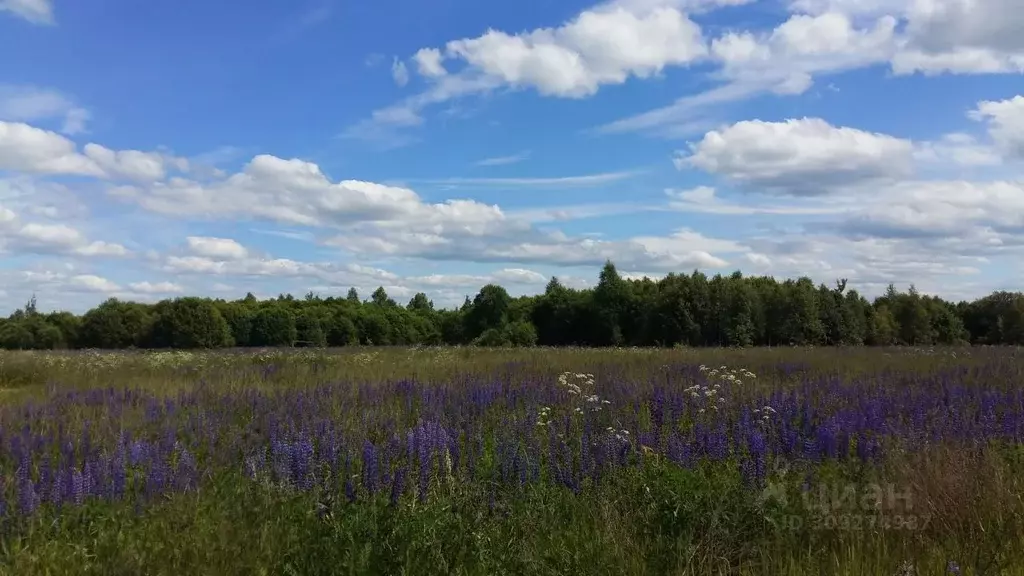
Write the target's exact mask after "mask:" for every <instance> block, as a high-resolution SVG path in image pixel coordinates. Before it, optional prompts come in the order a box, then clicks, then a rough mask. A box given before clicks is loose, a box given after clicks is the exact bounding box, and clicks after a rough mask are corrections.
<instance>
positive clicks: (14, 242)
mask: <svg viewBox="0 0 1024 576" xmlns="http://www.w3.org/2000/svg"><path fill="white" fill-rule="evenodd" d="M3 252H7V253H13V254H66V255H77V256H108V257H120V256H127V255H129V254H130V252H129V251H128V249H127V248H125V247H124V246H122V245H121V244H116V243H113V242H104V241H100V240H93V241H90V240H88V239H87V238H86V237H85V235H83V234H82V233H81V232H80V231H79V230H77V229H75V228H72V227H70V226H67V225H65V224H46V223H38V222H22V221H21V219H20V218H19V217H18V215H17V214H15V213H14V211H13V210H10V209H9V208H5V207H3V206H0V253H3Z"/></svg>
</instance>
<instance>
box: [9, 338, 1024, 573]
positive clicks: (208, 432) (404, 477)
mask: <svg viewBox="0 0 1024 576" xmlns="http://www.w3.org/2000/svg"><path fill="white" fill-rule="evenodd" d="M748 372H749V374H748ZM1022 443H1024V357H1021V356H1019V355H1017V353H1016V351H1015V350H1013V349H995V348H992V349H985V348H974V349H934V350H932V349H927V350H925V349H895V348H894V349H885V350H878V349H876V350H865V349H846V350H837V349H789V348H785V349H771V350H769V349H748V350H689V349H676V350H649V349H643V350H641V349H621V350H589V349H559V350H553V349H526V350H511V349H510V350H481V349H475V348H474V349H469V348H438V349H429V348H421V349H408V348H405V349H398V348H395V349H345V350H337V351H336V350H326V351H324V350H320V351H303V352H279V351H272V350H267V351H256V352H252V351H248V352H218V353H186V352H156V353H153V352H146V353H131V352H124V353H99V352H82V353H76V354H60V353H4V354H2V355H0V478H2V480H0V495H2V502H3V504H0V506H2V507H3V514H2V518H3V519H2V520H0V574H12V575H19V576H20V575H32V574H103V575H108V574H111V575H114V574H126V575H127V574H132V575H135V574H175V575H180V574H268V575H277V574H481V575H483V574H487V575H491V574H510V575H512V574H515V575H520V574H616V575H632V574H637V575H639V574H680V575H682V574H694V575H697V574H709V575H711V574H714V575H719V574H721V575H725V574H729V575H732V574H737V575H754V574H772V575H775V574H779V575H815V576H817V575H825V574H842V575H870V574H885V575H895V574H920V575H925V574H986V575H989V574H1024V503H1022V502H1021V494H1022V493H1024V491H1022V482H1024V480H1021V479H1019V478H1018V477H1019V476H1020V472H1021V471H1022V470H1024V450H1022V447H1021V445H1022Z"/></svg>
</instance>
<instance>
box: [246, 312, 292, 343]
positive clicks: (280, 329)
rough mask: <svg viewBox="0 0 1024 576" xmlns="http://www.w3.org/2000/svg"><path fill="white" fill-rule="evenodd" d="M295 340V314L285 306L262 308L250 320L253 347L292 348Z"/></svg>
mask: <svg viewBox="0 0 1024 576" xmlns="http://www.w3.org/2000/svg"><path fill="white" fill-rule="evenodd" d="M297 339H298V330H297V329H296V326H295V314H294V313H293V312H292V311H291V310H290V309H288V308H287V307H285V306H282V305H280V304H270V305H266V306H263V307H262V308H260V310H259V311H258V312H257V313H256V315H255V316H254V317H253V319H252V332H251V335H250V342H251V344H252V345H253V346H294V345H295V340H297Z"/></svg>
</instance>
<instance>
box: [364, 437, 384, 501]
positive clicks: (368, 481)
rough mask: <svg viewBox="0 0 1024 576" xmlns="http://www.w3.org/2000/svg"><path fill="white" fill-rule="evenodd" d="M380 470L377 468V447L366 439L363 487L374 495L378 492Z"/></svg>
mask: <svg viewBox="0 0 1024 576" xmlns="http://www.w3.org/2000/svg"><path fill="white" fill-rule="evenodd" d="M379 478H380V471H379V470H378V468H377V447H376V446H374V445H373V443H372V442H370V441H369V440H366V441H365V442H364V443H363V488H365V489H366V491H367V492H368V493H369V494H370V495H371V496H372V495H374V494H376V493H377V481H378V480H379Z"/></svg>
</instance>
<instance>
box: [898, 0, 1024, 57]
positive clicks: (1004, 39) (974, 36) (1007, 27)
mask: <svg viewBox="0 0 1024 576" xmlns="http://www.w3.org/2000/svg"><path fill="white" fill-rule="evenodd" d="M905 17H906V20H907V26H906V33H905V38H904V39H903V41H902V45H901V50H900V52H899V54H897V55H896V56H895V58H894V59H893V70H894V71H895V72H896V73H898V74H900V73H910V72H923V73H926V74H937V73H942V72H950V73H997V72H1018V73H1019V72H1024V36H1022V35H1021V33H1020V31H1021V30H1024V11H1022V10H1021V9H1020V3H1019V2H1017V0H913V1H912V2H909V5H908V6H907V9H906V12H905Z"/></svg>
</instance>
